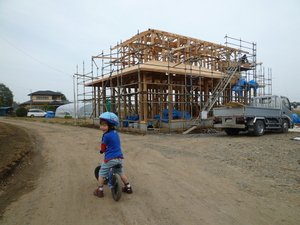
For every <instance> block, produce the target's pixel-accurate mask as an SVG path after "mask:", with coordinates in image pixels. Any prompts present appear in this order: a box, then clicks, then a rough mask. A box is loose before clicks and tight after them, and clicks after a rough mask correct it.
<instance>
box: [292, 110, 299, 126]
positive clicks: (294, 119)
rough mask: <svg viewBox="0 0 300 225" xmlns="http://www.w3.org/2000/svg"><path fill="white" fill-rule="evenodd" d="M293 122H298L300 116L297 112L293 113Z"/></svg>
mask: <svg viewBox="0 0 300 225" xmlns="http://www.w3.org/2000/svg"><path fill="white" fill-rule="evenodd" d="M293 122H294V123H295V124H300V118H299V116H298V114H297V113H293Z"/></svg>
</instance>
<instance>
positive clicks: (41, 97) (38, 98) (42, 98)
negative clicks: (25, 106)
mask: <svg viewBox="0 0 300 225" xmlns="http://www.w3.org/2000/svg"><path fill="white" fill-rule="evenodd" d="M36 100H49V97H45V96H37V97H36Z"/></svg>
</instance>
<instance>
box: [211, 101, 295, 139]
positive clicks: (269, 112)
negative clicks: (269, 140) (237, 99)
mask: <svg viewBox="0 0 300 225" xmlns="http://www.w3.org/2000/svg"><path fill="white" fill-rule="evenodd" d="M213 113H214V127H215V128H221V129H222V130H224V131H225V132H226V134H227V135H237V134H238V133H239V132H240V131H248V132H249V134H251V135H254V136H261V135H263V134H264V132H265V130H278V131H281V132H287V131H288V129H289V128H293V126H294V123H293V113H292V108H291V104H290V101H289V99H288V98H287V97H284V96H277V95H268V96H260V97H254V98H252V100H251V103H250V105H239V106H225V107H218V108H214V109H213Z"/></svg>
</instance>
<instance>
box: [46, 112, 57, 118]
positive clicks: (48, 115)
mask: <svg viewBox="0 0 300 225" xmlns="http://www.w3.org/2000/svg"><path fill="white" fill-rule="evenodd" d="M46 113H47V114H46V116H45V117H50V118H53V117H54V115H55V113H54V112H53V111H47V112H46Z"/></svg>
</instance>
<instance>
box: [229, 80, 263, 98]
mask: <svg viewBox="0 0 300 225" xmlns="http://www.w3.org/2000/svg"><path fill="white" fill-rule="evenodd" d="M245 87H246V90H247V91H249V89H250V88H251V87H253V88H255V89H257V88H259V86H258V83H257V82H256V81H255V80H250V81H249V82H247V81H246V80H245V79H244V78H241V79H240V80H239V81H238V82H237V83H236V84H235V86H234V87H233V88H232V90H233V91H235V92H236V93H238V94H239V95H240V96H243V90H244V89H245Z"/></svg>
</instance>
